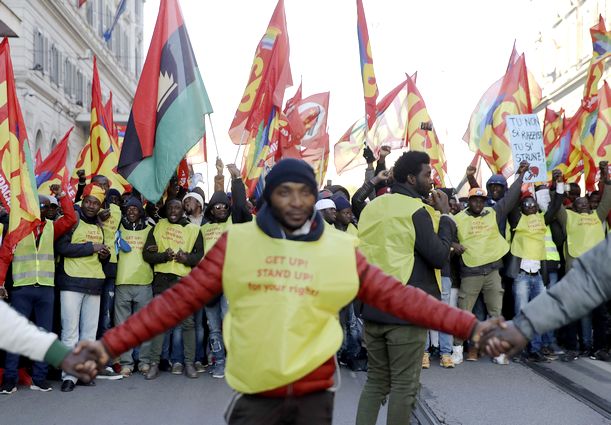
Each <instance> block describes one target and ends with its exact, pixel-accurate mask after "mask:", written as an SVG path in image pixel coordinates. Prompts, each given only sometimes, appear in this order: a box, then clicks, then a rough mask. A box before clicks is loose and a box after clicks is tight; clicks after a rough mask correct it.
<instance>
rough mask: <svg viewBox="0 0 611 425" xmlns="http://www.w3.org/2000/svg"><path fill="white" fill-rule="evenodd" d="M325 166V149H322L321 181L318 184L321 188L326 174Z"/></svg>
mask: <svg viewBox="0 0 611 425" xmlns="http://www.w3.org/2000/svg"><path fill="white" fill-rule="evenodd" d="M324 166H325V149H323V150H322V160H321V161H320V170H319V173H320V183H319V184H318V188H319V189H320V188H322V182H323V180H324V176H323V174H322V167H324Z"/></svg>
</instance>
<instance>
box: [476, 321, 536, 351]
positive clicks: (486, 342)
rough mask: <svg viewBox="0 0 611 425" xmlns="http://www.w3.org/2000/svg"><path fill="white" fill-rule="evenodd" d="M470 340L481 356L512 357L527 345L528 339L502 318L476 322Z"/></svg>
mask: <svg viewBox="0 0 611 425" xmlns="http://www.w3.org/2000/svg"><path fill="white" fill-rule="evenodd" d="M471 340H472V341H473V342H474V343H475V346H476V347H477V348H478V349H479V351H480V353H481V354H486V355H488V356H490V357H497V356H499V355H500V354H506V355H507V356H508V357H513V356H515V355H516V354H518V353H519V352H520V351H522V350H523V349H524V347H526V345H527V344H528V339H527V338H526V337H525V336H524V335H523V334H522V332H520V331H519V330H518V328H516V326H515V325H514V324H513V323H512V322H506V321H505V319H503V318H502V317H494V318H492V319H488V320H486V321H484V322H478V324H477V325H476V326H475V330H474V331H473V335H472V337H471Z"/></svg>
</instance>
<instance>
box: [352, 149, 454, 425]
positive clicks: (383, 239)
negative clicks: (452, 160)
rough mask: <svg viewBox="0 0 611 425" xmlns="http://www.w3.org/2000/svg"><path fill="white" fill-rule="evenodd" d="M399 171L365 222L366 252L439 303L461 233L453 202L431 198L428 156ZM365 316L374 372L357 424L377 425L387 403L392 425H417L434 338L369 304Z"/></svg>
mask: <svg viewBox="0 0 611 425" xmlns="http://www.w3.org/2000/svg"><path fill="white" fill-rule="evenodd" d="M393 170H394V172H393V176H394V181H395V183H394V185H393V186H392V189H391V191H392V193H391V194H390V195H385V196H381V197H378V198H376V199H374V200H373V201H372V202H370V203H369V204H368V205H367V207H365V209H364V210H363V212H362V214H361V218H360V221H359V240H360V248H361V250H362V251H363V253H364V254H365V256H366V257H367V259H368V261H369V262H371V263H372V264H375V265H376V266H378V267H380V268H381V269H382V270H383V271H384V272H386V273H388V274H390V275H392V276H394V277H396V278H397V279H399V280H400V281H402V282H405V284H409V285H413V286H415V287H418V288H420V289H422V290H424V291H425V292H427V293H428V294H430V295H432V296H434V297H435V298H437V299H439V298H440V280H438V276H436V274H437V273H436V269H441V267H442V266H443V265H444V263H445V262H446V261H448V259H449V256H450V246H451V244H452V233H453V229H454V227H455V224H454V221H453V219H452V218H451V217H450V215H449V213H450V207H449V204H448V198H447V196H446V195H445V194H444V193H443V192H438V191H434V192H432V194H431V199H430V200H429V198H428V196H429V192H430V190H431V188H432V183H433V182H432V179H431V166H430V159H429V156H428V155H427V154H426V153H423V152H407V153H404V154H403V155H402V156H401V157H400V158H399V159H398V160H397V162H396V163H395V166H394V169H393ZM428 203H430V204H431V205H432V206H433V207H434V208H435V209H436V210H437V212H439V213H441V214H442V215H441V217H438V215H437V212H436V211H434V210H433V208H432V207H431V206H430V205H428ZM362 316H363V318H364V319H365V343H366V345H367V350H368V355H369V364H368V372H367V383H366V384H365V387H364V389H363V393H362V394H361V399H360V400H359V407H358V414H357V420H356V423H357V425H369V424H371V425H373V424H375V423H376V420H377V417H378V411H379V408H380V405H381V404H382V403H383V402H384V400H386V398H387V397H388V400H389V404H388V420H387V421H388V423H409V421H410V415H411V412H412V409H413V406H414V403H415V400H416V393H417V392H418V386H419V380H420V370H421V360H422V352H423V350H424V344H425V340H426V332H427V331H426V329H423V328H420V327H416V326H413V325H411V324H409V323H408V322H406V321H404V320H401V319H399V318H397V317H394V316H392V315H390V314H388V313H384V312H382V311H380V310H378V309H376V308H375V307H373V306H369V305H366V304H365V305H364V306H363V309H362Z"/></svg>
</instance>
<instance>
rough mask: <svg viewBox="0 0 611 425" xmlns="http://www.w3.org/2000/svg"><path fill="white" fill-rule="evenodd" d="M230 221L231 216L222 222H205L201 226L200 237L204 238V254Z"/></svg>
mask: <svg viewBox="0 0 611 425" xmlns="http://www.w3.org/2000/svg"><path fill="white" fill-rule="evenodd" d="M231 223H232V222H231V217H229V218H228V219H227V221H226V222H224V223H206V224H204V225H203V226H202V227H201V229H202V237H203V238H204V255H206V254H207V253H208V251H210V249H212V247H213V246H214V244H215V243H216V241H218V240H219V238H220V237H221V235H222V234H223V233H224V232H225V231H226V230H227V229H228V227H229V225H230V224H231Z"/></svg>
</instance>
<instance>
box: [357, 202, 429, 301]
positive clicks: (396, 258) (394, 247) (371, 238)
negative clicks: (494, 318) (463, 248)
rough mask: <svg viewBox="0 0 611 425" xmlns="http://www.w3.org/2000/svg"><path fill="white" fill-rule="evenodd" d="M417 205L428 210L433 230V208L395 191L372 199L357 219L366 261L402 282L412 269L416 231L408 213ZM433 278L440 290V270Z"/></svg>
mask: <svg viewBox="0 0 611 425" xmlns="http://www.w3.org/2000/svg"><path fill="white" fill-rule="evenodd" d="M421 208H425V209H426V211H427V212H428V213H429V215H430V216H431V220H432V221H433V228H434V230H435V232H437V230H438V229H439V215H438V214H436V213H435V210H434V209H433V208H431V207H429V206H428V205H426V204H424V203H423V202H422V201H421V200H419V199H415V198H412V197H410V196H405V195H401V194H398V193H393V194H390V195H384V196H380V197H378V198H375V199H374V200H373V201H372V202H370V203H369V204H368V205H367V207H365V209H364V210H363V212H362V213H361V217H360V220H359V229H358V232H359V233H358V236H359V248H360V250H361V251H362V252H363V254H364V255H365V257H366V258H367V261H369V262H370V263H371V264H374V265H376V266H378V267H379V268H380V269H382V271H384V272H385V273H386V274H389V275H391V276H393V277H395V278H397V279H398V280H399V281H400V282H401V283H403V284H404V285H406V284H407V282H408V281H409V279H410V277H411V275H412V270H413V269H414V245H415V243H416V230H415V229H414V222H413V221H412V216H413V215H414V213H416V211H418V210H419V209H421ZM435 277H436V278H437V285H438V287H439V288H440V290H441V273H440V271H438V270H436V271H435Z"/></svg>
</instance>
